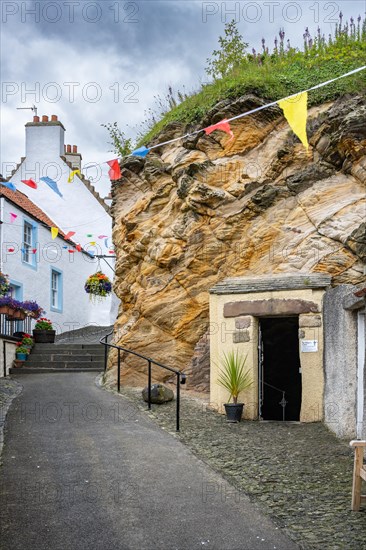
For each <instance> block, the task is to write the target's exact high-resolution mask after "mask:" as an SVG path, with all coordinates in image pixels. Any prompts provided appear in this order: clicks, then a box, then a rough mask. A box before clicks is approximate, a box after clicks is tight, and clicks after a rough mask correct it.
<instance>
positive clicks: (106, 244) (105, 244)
mask: <svg viewBox="0 0 366 550" xmlns="http://www.w3.org/2000/svg"><path fill="white" fill-rule="evenodd" d="M104 246H105V247H106V248H108V238H107V239H105V240H104Z"/></svg>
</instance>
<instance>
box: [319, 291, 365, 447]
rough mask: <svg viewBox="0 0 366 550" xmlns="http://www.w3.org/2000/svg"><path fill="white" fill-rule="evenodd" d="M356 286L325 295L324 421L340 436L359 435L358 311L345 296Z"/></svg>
mask: <svg viewBox="0 0 366 550" xmlns="http://www.w3.org/2000/svg"><path fill="white" fill-rule="evenodd" d="M353 288H354V287H352V286H351V285H341V286H339V287H337V288H333V289H331V290H329V291H328V292H327V293H326V294H325V297H324V370H325V393H324V421H325V423H326V425H327V426H328V427H329V429H331V430H332V431H333V432H334V433H335V434H336V435H337V436H338V437H348V438H353V437H355V433H356V397H357V395H356V392H357V312H355V311H350V310H345V309H344V308H343V299H344V297H345V296H347V295H348V294H349V293H350V292H351V290H353Z"/></svg>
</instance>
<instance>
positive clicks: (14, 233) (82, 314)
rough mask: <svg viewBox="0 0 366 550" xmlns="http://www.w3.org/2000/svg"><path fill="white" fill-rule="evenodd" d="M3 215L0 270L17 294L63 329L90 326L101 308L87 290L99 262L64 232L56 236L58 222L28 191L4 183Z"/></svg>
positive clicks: (0, 211)
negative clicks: (78, 246) (54, 228)
mask: <svg viewBox="0 0 366 550" xmlns="http://www.w3.org/2000/svg"><path fill="white" fill-rule="evenodd" d="M0 218H1V222H2V223H1V225H0V243H1V258H0V271H2V272H3V273H6V274H7V275H8V276H9V279H10V283H11V286H12V295H13V297H14V298H15V299H17V300H34V301H36V302H37V303H38V304H39V305H40V306H41V307H43V309H45V310H46V314H45V316H46V317H48V318H49V319H51V320H52V322H53V324H54V327H55V328H56V330H57V332H58V333H61V332H66V331H68V330H74V329H76V328H81V327H83V326H85V325H87V324H89V323H90V322H91V318H92V316H93V315H92V313H94V314H95V316H97V315H98V310H100V305H99V304H96V305H93V304H91V303H90V301H89V297H88V295H87V293H86V292H85V291H84V283H85V281H86V279H87V277H88V276H89V275H90V274H91V273H93V272H94V271H95V260H93V259H92V258H91V257H90V256H89V254H87V253H86V252H83V251H81V252H79V251H78V250H77V249H76V248H75V243H73V242H71V241H66V240H65V238H64V234H63V233H62V232H61V233H59V235H58V236H57V237H56V239H52V236H51V227H53V226H55V224H54V222H53V221H52V220H51V219H50V218H49V217H48V216H47V215H46V214H45V213H44V212H43V211H42V210H41V209H40V208H38V207H37V206H36V205H35V204H34V203H32V201H30V200H29V199H28V197H26V195H24V194H23V193H21V192H19V191H16V192H13V191H10V190H9V189H7V188H6V187H3V186H1V185H0ZM100 324H103V323H100Z"/></svg>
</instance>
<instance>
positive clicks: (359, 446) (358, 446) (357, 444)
mask: <svg viewBox="0 0 366 550" xmlns="http://www.w3.org/2000/svg"><path fill="white" fill-rule="evenodd" d="M350 447H353V448H354V450H355V461H354V466H353V484H352V511H353V512H358V511H359V509H360V506H361V502H366V495H361V485H362V480H363V481H366V465H364V463H363V456H364V451H365V447H366V441H361V440H356V439H354V440H353V441H351V442H350Z"/></svg>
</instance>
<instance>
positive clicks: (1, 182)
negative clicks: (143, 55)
mask: <svg viewBox="0 0 366 550" xmlns="http://www.w3.org/2000/svg"><path fill="white" fill-rule="evenodd" d="M0 185H4V187H7V188H8V189H10V191H16V190H17V188H16V187H15V185H14V183H11V181H0Z"/></svg>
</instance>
